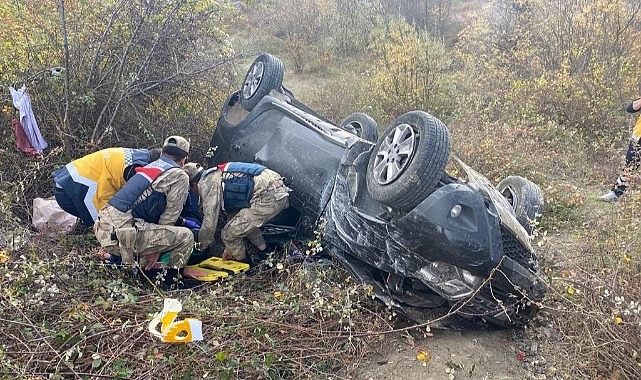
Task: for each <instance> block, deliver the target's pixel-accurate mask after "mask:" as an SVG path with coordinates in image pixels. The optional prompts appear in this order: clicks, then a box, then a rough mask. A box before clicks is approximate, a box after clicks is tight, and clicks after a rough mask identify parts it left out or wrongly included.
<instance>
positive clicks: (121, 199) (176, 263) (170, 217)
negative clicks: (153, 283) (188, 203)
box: [94, 136, 194, 280]
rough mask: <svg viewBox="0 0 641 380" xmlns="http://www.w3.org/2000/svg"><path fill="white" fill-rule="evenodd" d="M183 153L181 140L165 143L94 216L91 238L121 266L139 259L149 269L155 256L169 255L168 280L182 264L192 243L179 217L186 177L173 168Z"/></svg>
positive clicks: (174, 138) (173, 138)
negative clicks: (118, 259) (95, 216)
mask: <svg viewBox="0 0 641 380" xmlns="http://www.w3.org/2000/svg"><path fill="white" fill-rule="evenodd" d="M188 153H189V142H188V141H187V140H186V139H184V138H183V137H180V136H171V137H169V138H167V140H165V143H164V145H163V148H162V154H161V156H160V158H159V159H158V160H156V161H154V162H152V163H150V164H148V165H146V166H144V167H143V168H139V169H137V173H136V174H135V175H134V176H133V177H132V178H131V179H130V180H129V181H127V183H126V184H125V185H124V186H123V187H122V188H121V189H120V190H119V191H118V192H117V193H116V194H115V195H114V196H113V197H112V198H111V199H110V200H109V202H108V203H107V205H106V206H105V207H103V208H102V209H101V210H100V212H99V213H98V220H97V221H96V224H95V225H94V232H95V234H96V238H97V239H98V241H99V242H100V245H101V246H102V247H103V249H104V250H105V251H107V252H108V253H110V254H115V255H118V256H120V257H121V258H122V263H123V264H133V263H134V262H135V261H136V260H138V263H139V264H140V266H141V267H143V268H144V269H146V270H150V269H152V268H153V267H154V264H155V263H156V261H157V260H158V258H159V257H160V254H161V253H163V252H168V251H169V262H168V263H167V266H168V267H169V270H168V272H167V276H166V279H168V280H170V279H172V278H174V277H176V275H177V274H178V273H179V272H178V270H179V269H181V268H183V267H184V266H185V265H186V263H187V261H188V259H189V255H190V254H191V251H192V249H193V245H194V238H193V234H192V232H191V231H190V230H189V228H185V227H184V225H185V224H186V220H184V219H182V218H180V217H179V215H180V212H181V211H182V208H183V205H184V203H185V199H186V198H187V193H188V192H189V176H188V175H187V173H185V171H183V170H174V169H177V168H181V167H182V166H183V165H184V164H185V162H186V160H187V155H188Z"/></svg>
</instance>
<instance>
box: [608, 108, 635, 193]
mask: <svg viewBox="0 0 641 380" xmlns="http://www.w3.org/2000/svg"><path fill="white" fill-rule="evenodd" d="M626 111H627V112H628V113H637V112H639V111H641V98H638V99H636V100H634V101H633V102H632V103H630V104H628V106H627V107H626ZM640 139H641V117H639V118H638V119H637V122H636V124H635V125H634V129H633V130H632V136H631V137H630V144H629V145H628V151H627V152H626V154H625V166H624V167H623V170H622V171H621V173H620V174H619V177H618V178H617V179H616V181H615V182H614V183H613V184H612V186H611V188H610V191H609V192H607V193H606V194H604V195H603V196H601V198H600V199H601V200H602V201H604V202H616V201H618V200H619V198H621V196H622V195H623V192H624V191H625V189H626V188H627V187H628V177H629V176H630V174H631V172H632V171H633V170H637V169H638V168H639V165H641V142H640V141H639V140H640Z"/></svg>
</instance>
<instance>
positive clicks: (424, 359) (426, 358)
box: [416, 350, 432, 363]
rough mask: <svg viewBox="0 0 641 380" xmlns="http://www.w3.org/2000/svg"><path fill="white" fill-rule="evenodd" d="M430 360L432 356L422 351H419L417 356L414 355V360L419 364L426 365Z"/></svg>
mask: <svg viewBox="0 0 641 380" xmlns="http://www.w3.org/2000/svg"><path fill="white" fill-rule="evenodd" d="M431 359H432V356H431V355H430V354H429V353H428V352H427V351H424V350H420V351H419V352H418V354H416V360H418V361H419V362H423V363H427V362H429V361H430V360H431Z"/></svg>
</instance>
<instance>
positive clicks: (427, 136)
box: [367, 111, 450, 211]
mask: <svg viewBox="0 0 641 380" xmlns="http://www.w3.org/2000/svg"><path fill="white" fill-rule="evenodd" d="M449 156H450V133H449V131H448V130H447V127H446V126H445V124H443V122H441V121H440V120H439V119H437V118H435V117H433V116H432V115H430V114H428V113H427V112H423V111H412V112H408V113H406V114H404V115H402V116H400V117H399V118H398V119H396V120H395V121H394V122H393V123H392V124H391V125H390V126H389V127H388V128H387V130H386V131H385V133H383V136H382V137H381V138H380V139H379V140H378V142H377V143H376V146H375V148H374V151H373V152H372V155H371V157H370V159H369V164H368V166H367V189H368V191H369V194H370V195H371V197H372V198H374V199H375V200H377V201H379V202H381V203H383V204H385V205H387V206H389V207H392V208H393V209H396V210H400V211H409V210H411V209H412V208H414V207H415V206H416V205H418V204H419V203H421V202H422V201H423V200H424V199H425V198H426V197H427V196H428V195H429V194H431V193H432V192H433V191H434V190H435V188H436V185H437V183H438V181H439V179H440V178H441V176H442V175H443V172H444V170H445V165H447V162H448V160H449Z"/></svg>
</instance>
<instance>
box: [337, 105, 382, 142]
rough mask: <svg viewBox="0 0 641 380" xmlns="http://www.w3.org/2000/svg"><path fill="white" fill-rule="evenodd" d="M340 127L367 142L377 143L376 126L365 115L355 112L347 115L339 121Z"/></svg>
mask: <svg viewBox="0 0 641 380" xmlns="http://www.w3.org/2000/svg"><path fill="white" fill-rule="evenodd" d="M340 127H341V129H344V130H346V131H347V132H349V133H353V134H355V135H356V136H358V137H360V138H362V139H364V140H367V141H369V142H373V143H376V142H377V141H378V124H377V123H376V120H374V119H373V118H372V117H371V116H369V115H367V114H364V113H361V112H356V113H353V114H351V115H347V117H346V118H345V119H343V121H341V124H340Z"/></svg>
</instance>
